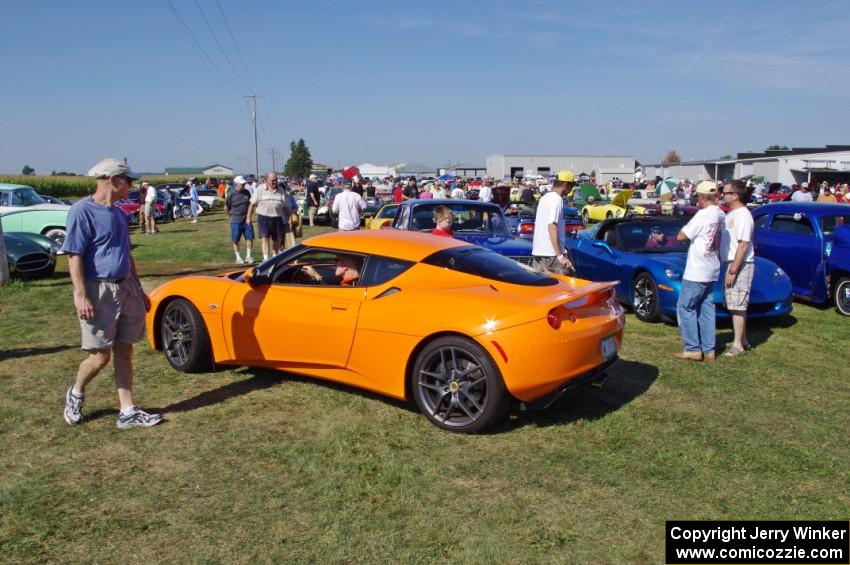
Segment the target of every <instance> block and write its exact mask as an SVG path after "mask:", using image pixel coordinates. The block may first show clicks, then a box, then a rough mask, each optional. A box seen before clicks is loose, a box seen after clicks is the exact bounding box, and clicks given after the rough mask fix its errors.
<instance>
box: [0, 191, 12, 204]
mask: <svg viewBox="0 0 850 565" xmlns="http://www.w3.org/2000/svg"><path fill="white" fill-rule="evenodd" d="M11 194H12V193H11V192H9V191H8V190H3V191H0V206H10V204H9V199H10V198H9V197H10V196H11Z"/></svg>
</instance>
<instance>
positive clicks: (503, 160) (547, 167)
mask: <svg viewBox="0 0 850 565" xmlns="http://www.w3.org/2000/svg"><path fill="white" fill-rule="evenodd" d="M562 169H569V170H570V171H572V172H573V174H574V175H575V176H576V177H578V176H579V175H582V174H585V175H588V176H595V177H596V180H597V182H608V181H610V180H614V179H619V180H621V181H623V182H634V179H635V158H634V156H632V155H488V156H487V176H488V177H493V178H494V179H497V180H501V179H508V178H515V177H526V176H531V175H541V176H544V177H545V176H549V175H554V174H557V172H558V171H560V170H562Z"/></svg>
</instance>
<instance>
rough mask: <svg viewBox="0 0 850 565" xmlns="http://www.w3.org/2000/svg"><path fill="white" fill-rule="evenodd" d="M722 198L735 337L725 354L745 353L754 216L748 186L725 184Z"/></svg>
mask: <svg viewBox="0 0 850 565" xmlns="http://www.w3.org/2000/svg"><path fill="white" fill-rule="evenodd" d="M723 200H724V201H725V202H726V204H728V205H729V212H728V213H727V214H726V218H725V228H726V229H724V230H723V233H722V234H721V237H720V260H721V261H722V262H723V267H724V269H723V271H725V272H726V275H725V276H724V279H723V283H724V284H723V291H724V292H723V294H724V300H725V302H726V309H727V310H729V315H730V316H731V317H732V329H733V330H734V331H735V339H734V341H732V345H731V346H729V349H727V350H726V352H725V353H723V356H724V357H737V356H738V355H743V354H744V353H745V352H746V351H747V349H748V348H749V346H750V344H749V343H747V306H748V305H749V303H750V288H751V287H752V286H753V271H754V270H755V267H754V261H755V254H754V253H753V244H752V241H753V228H754V224H753V215H752V214H750V211H749V210H748V209H747V206H746V204H745V203H746V201H747V186H746V185H745V184H744V183H743V182H741V181H739V180H733V181H729V182H727V183H726V184H725V185H724V186H723Z"/></svg>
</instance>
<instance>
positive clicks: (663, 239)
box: [644, 226, 676, 247]
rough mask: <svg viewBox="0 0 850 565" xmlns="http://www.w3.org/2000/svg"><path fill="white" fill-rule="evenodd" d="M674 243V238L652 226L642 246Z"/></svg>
mask: <svg viewBox="0 0 850 565" xmlns="http://www.w3.org/2000/svg"><path fill="white" fill-rule="evenodd" d="M671 245H676V240H674V239H672V238H668V237H667V236H666V235H664V232H662V231H661V228H660V227H658V226H652V230H651V231H650V232H649V239H647V240H646V243H645V244H644V247H669V246H671Z"/></svg>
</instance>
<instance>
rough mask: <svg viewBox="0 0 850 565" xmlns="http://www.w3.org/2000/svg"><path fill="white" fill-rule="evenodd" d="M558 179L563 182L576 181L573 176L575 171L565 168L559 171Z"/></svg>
mask: <svg viewBox="0 0 850 565" xmlns="http://www.w3.org/2000/svg"><path fill="white" fill-rule="evenodd" d="M558 180H559V181H561V182H575V180H576V179H575V177H574V176H573V172H572V171H570V170H569V169H564V170H561V171H558Z"/></svg>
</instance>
